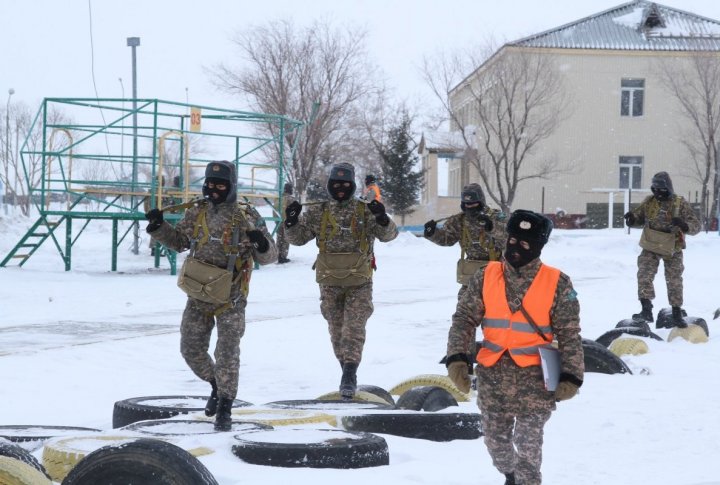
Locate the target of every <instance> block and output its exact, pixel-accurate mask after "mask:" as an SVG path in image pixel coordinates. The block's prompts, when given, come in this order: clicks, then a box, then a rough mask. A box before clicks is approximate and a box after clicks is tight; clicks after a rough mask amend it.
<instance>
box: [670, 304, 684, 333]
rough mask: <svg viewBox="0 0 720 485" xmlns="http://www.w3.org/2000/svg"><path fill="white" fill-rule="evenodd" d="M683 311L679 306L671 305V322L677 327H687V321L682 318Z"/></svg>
mask: <svg viewBox="0 0 720 485" xmlns="http://www.w3.org/2000/svg"><path fill="white" fill-rule="evenodd" d="M683 317H684V315H683V311H682V308H680V307H679V306H674V307H672V320H673V324H674V325H675V326H676V327H678V328H687V323H685V320H684V319H683Z"/></svg>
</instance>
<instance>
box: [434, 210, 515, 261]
mask: <svg viewBox="0 0 720 485" xmlns="http://www.w3.org/2000/svg"><path fill="white" fill-rule="evenodd" d="M482 213H483V214H484V215H486V216H488V217H489V218H490V220H491V221H492V222H493V229H492V231H490V232H489V233H488V232H487V231H486V230H485V225H484V224H483V223H482V221H480V219H478V218H477V217H473V216H472V215H468V214H466V213H464V212H461V213H459V214H455V215H454V216H451V217H450V218H449V219H448V220H447V221H445V224H444V225H443V226H442V227H438V228H437V229H435V233H434V234H433V235H432V236H430V237H427V236H425V237H426V239H429V240H430V241H432V242H434V243H435V244H437V245H439V246H452V245H453V244H455V243H457V242H460V246H461V251H462V252H463V253H465V258H466V259H474V260H481V261H499V260H500V256H501V255H502V253H503V251H504V250H505V242H506V240H507V233H506V232H505V225H506V223H507V216H506V215H505V213H504V212H501V211H499V210H495V209H490V208H489V207H486V208H485V209H483V212H482Z"/></svg>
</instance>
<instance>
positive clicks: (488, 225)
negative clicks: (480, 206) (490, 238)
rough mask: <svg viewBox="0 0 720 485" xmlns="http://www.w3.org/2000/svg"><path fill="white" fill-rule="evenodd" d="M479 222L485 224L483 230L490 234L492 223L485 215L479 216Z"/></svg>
mask: <svg viewBox="0 0 720 485" xmlns="http://www.w3.org/2000/svg"><path fill="white" fill-rule="evenodd" d="M480 220H481V221H482V222H483V223H484V224H485V230H486V231H487V232H491V231H492V230H493V227H494V224H493V221H492V220H491V219H490V218H489V217H488V216H486V215H485V214H480Z"/></svg>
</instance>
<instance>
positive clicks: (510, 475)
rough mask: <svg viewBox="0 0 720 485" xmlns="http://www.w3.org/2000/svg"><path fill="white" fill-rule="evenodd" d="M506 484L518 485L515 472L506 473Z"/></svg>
mask: <svg viewBox="0 0 720 485" xmlns="http://www.w3.org/2000/svg"><path fill="white" fill-rule="evenodd" d="M505 485H517V483H516V482H515V474H514V473H506V474H505Z"/></svg>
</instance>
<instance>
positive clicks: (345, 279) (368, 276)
mask: <svg viewBox="0 0 720 485" xmlns="http://www.w3.org/2000/svg"><path fill="white" fill-rule="evenodd" d="M365 205H366V204H364V203H361V202H359V203H357V205H356V206H355V213H354V215H353V218H352V221H351V223H350V227H349V228H344V227H340V225H339V224H338V222H337V220H336V219H335V217H333V215H332V214H331V213H330V209H328V207H327V204H325V205H324V207H323V213H322V220H321V222H320V234H319V237H318V246H319V247H320V253H319V254H318V256H317V260H316V261H315V264H314V265H313V268H314V269H315V281H316V282H317V283H319V284H321V285H328V286H360V285H364V284H365V283H368V282H370V281H371V280H372V276H373V257H372V254H370V252H369V247H370V244H369V242H368V236H367V221H366V215H367V212H366V209H365ZM341 231H349V232H350V233H351V234H352V235H353V237H354V238H355V239H356V240H357V242H358V247H359V249H360V252H348V253H330V252H328V251H327V249H326V241H327V240H328V239H332V238H333V237H335V236H336V235H337V234H338V233H340V232H341Z"/></svg>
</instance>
